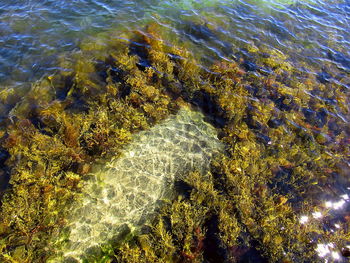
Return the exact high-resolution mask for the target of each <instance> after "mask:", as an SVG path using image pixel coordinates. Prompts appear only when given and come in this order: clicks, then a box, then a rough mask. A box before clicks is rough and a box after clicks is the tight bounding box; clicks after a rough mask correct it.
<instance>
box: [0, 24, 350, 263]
mask: <svg viewBox="0 0 350 263" xmlns="http://www.w3.org/2000/svg"><path fill="white" fill-rule="evenodd" d="M163 30H164V28H163V29H161V28H159V27H158V26H157V25H155V24H150V25H148V26H147V27H146V28H145V30H144V32H127V33H125V32H124V33H123V34H124V35H123V36H124V37H123V39H121V38H117V37H116V35H117V34H118V33H119V32H117V33H115V34H110V38H108V37H107V36H106V35H104V41H100V42H94V41H93V42H91V43H89V42H88V41H87V42H86V43H84V45H83V46H82V51H81V52H80V53H77V54H74V55H73V56H72V58H70V60H68V59H62V64H64V65H65V68H69V69H70V70H68V71H65V72H62V73H59V74H56V75H53V76H50V77H47V78H44V79H43V80H42V81H40V82H38V83H36V84H35V85H33V87H32V92H30V93H29V94H28V95H27V96H26V97H25V98H24V99H23V100H22V101H21V102H20V103H18V104H17V105H16V107H15V108H14V109H13V110H12V111H11V114H10V115H11V116H10V117H11V120H9V121H8V122H7V123H6V126H5V127H4V128H3V130H4V131H5V132H4V134H3V137H2V139H1V142H2V147H4V148H5V149H6V150H7V151H8V152H9V153H10V158H9V159H8V160H7V161H6V164H7V166H8V167H11V181H10V183H11V185H12V188H11V189H9V190H8V192H7V193H6V194H5V196H4V198H3V200H2V207H1V218H2V219H3V221H2V222H1V224H0V236H1V243H0V244H1V245H0V251H1V257H2V258H1V259H2V260H3V261H5V262H16V261H19V262H33V261H34V262H44V261H45V260H47V258H48V257H49V256H51V255H52V254H53V253H54V251H53V250H54V248H53V247H50V246H49V244H50V240H51V237H52V236H54V235H57V233H58V232H59V230H60V229H63V228H64V227H66V226H67V225H69V220H68V221H67V219H68V218H69V212H70V211H69V209H67V208H68V207H71V205H72V203H73V204H74V200H75V199H76V198H77V197H78V196H79V195H81V194H80V193H81V192H84V191H86V190H87V189H86V188H85V187H84V183H83V182H84V181H83V178H85V177H86V176H88V174H90V170H91V166H92V164H96V163H100V164H101V166H103V165H104V164H105V160H106V159H110V158H112V157H113V156H114V157H115V158H117V157H118V156H121V159H120V160H123V157H122V152H123V149H124V147H127V146H126V145H127V144H129V143H130V142H131V140H132V137H133V134H136V133H137V132H140V131H141V130H148V129H149V130H148V131H152V128H151V127H153V126H154V125H156V126H157V125H162V124H161V123H162V122H163V121H165V122H166V118H167V117H168V116H169V115H170V114H173V113H176V112H177V111H178V109H179V108H180V107H183V105H184V104H187V103H190V104H192V105H195V106H196V107H199V108H201V109H202V111H203V112H204V114H205V115H206V116H207V117H208V119H209V120H210V121H211V122H212V123H213V124H214V126H215V127H216V128H217V131H218V133H219V134H220V139H221V141H222V142H223V143H224V144H225V146H226V153H225V155H223V156H221V158H217V159H215V160H212V162H211V163H210V166H209V164H206V165H208V166H209V167H210V169H209V170H210V171H209V172H208V173H206V174H202V173H198V172H192V173H189V174H187V175H186V174H185V175H183V176H182V177H181V178H179V179H178V181H179V182H178V183H179V184H180V185H181V186H182V187H181V189H179V193H178V194H179V197H178V198H174V199H173V201H169V202H167V203H165V204H163V205H161V206H160V207H159V208H158V209H157V213H156V214H157V216H156V218H155V219H154V220H153V221H152V222H150V223H148V226H145V227H144V228H142V229H141V230H140V232H139V233H137V234H135V235H134V236H129V237H128V238H125V241H124V242H123V243H122V244H120V243H118V244H115V243H113V242H112V243H110V244H106V245H102V248H101V250H102V252H98V251H95V252H96V255H89V256H87V259H86V260H87V261H88V262H89V261H91V262H93V261H102V260H103V261H104V262H111V261H113V260H117V261H118V262H202V261H203V260H206V261H208V262H215V259H216V260H217V261H216V262H230V261H231V262H232V261H233V262H234V261H240V260H242V258H244V256H246V255H247V254H248V255H249V253H250V254H253V255H254V256H255V257H258V258H259V259H261V260H268V261H269V262H302V261H310V262H319V260H320V258H319V257H318V256H317V253H316V252H315V250H316V249H317V247H318V245H319V244H328V243H330V244H333V246H334V252H335V253H339V251H340V248H342V247H345V246H346V245H347V242H348V241H349V240H350V238H349V232H348V229H349V220H348V215H347V214H346V213H344V214H342V215H341V216H340V217H338V218H335V220H336V222H337V223H339V228H337V229H333V228H332V226H331V225H327V224H324V222H322V221H319V220H317V219H316V218H314V217H313V216H312V214H313V213H315V212H319V213H321V215H322V217H323V218H324V219H325V221H327V220H330V221H331V220H333V219H334V215H333V214H332V213H333V212H332V211H331V209H329V207H327V206H326V205H325V204H324V203H323V202H321V201H320V197H323V195H324V193H325V191H327V192H328V190H327V189H330V188H331V189H332V191H329V192H330V193H327V196H326V197H325V198H327V199H326V200H328V198H331V199H332V198H333V199H336V198H337V197H339V196H340V195H341V194H342V191H338V190H337V189H336V188H335V187H334V188H332V186H333V185H337V184H338V183H339V180H340V182H341V183H343V184H344V185H346V184H348V183H349V180H348V177H347V173H348V168H347V164H348V161H349V160H348V156H349V154H350V152H349V147H348V142H349V134H350V131H349V128H348V126H347V122H346V118H347V117H348V116H349V115H350V114H349V113H350V111H349V100H348V98H349V94H348V93H349V91H348V88H346V83H347V81H348V80H349V77H348V76H343V77H341V78H339V79H337V81H330V82H325V83H322V82H320V81H319V80H318V79H317V74H314V72H318V71H319V70H320V69H319V68H317V67H316V66H310V65H307V64H301V65H298V64H296V63H295V62H292V61H291V60H290V59H289V57H288V56H287V55H285V54H283V53H281V52H278V51H277V50H271V48H270V47H267V46H264V45H257V46H254V45H253V44H247V45H246V46H245V47H244V48H245V49H246V50H247V52H249V54H250V57H251V58H252V59H251V60H252V62H253V63H254V64H255V65H256V67H248V68H247V66H246V64H245V63H246V62H245V60H246V58H245V57H242V58H241V59H237V60H236V61H232V60H228V59H225V60H219V61H217V62H215V63H214V64H212V65H211V66H210V68H209V70H203V68H201V67H200V64H201V63H200V62H199V61H198V58H195V57H193V56H192V55H191V53H190V52H189V51H188V50H187V47H188V46H189V45H190V44H188V43H186V42H185V43H181V41H177V40H174V41H173V42H174V43H172V45H170V44H169V43H167V42H166V41H165V40H163V39H167V38H166V36H167V35H168V34H170V33H169V32H168V31H166V30H165V31H163ZM126 39H130V40H132V41H137V42H138V43H141V44H142V45H140V46H141V47H144V48H138V47H139V46H136V47H135V46H134V47H130V46H131V44H130V43H132V42H131V41H127V40H126ZM130 49H131V50H133V51H134V53H132V52H130ZM141 60H144V61H141ZM141 62H142V63H141ZM144 62H147V63H144ZM145 64H148V65H149V66H144V65H145ZM301 67H304V68H307V69H308V71H306V72H305V71H300V70H299V69H300V68H301ZM327 67H328V71H329V72H330V74H331V75H333V76H337V73H339V70H338V69H337V68H335V67H334V66H332V65H327ZM13 96H14V95H13V94H11V93H9V94H8V95H7V93H6V92H3V94H2V96H1V99H2V100H3V102H4V103H7V101H8V103H10V101H11V100H12V99H13ZM337 116H342V118H339V117H337ZM158 123H159V124H158ZM156 126H154V127H156ZM145 133H147V131H145ZM135 136H137V135H135ZM117 160H118V159H116V161H115V162H116V163H118V161H117ZM198 166H199V167H197V168H198V169H201V167H202V166H201V165H198ZM208 166H206V167H208ZM102 190H103V189H102ZM321 199H322V198H321ZM143 201H145V200H143ZM152 209H153V208H152ZM152 209H151V210H152ZM67 210H68V211H67ZM100 216H101V218H103V215H100ZM304 216H307V217H308V218H309V221H308V223H307V224H305V222H304V221H303V220H301V218H303V217H304ZM67 239H69V238H68V237H67ZM107 239H108V238H107ZM310 240H312V242H310ZM330 260H332V259H331V258H330Z"/></svg>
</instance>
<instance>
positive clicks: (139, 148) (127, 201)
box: [52, 109, 222, 262]
mask: <svg viewBox="0 0 350 263" xmlns="http://www.w3.org/2000/svg"><path fill="white" fill-rule="evenodd" d="M221 149H222V144H221V143H220V141H219V140H218V139H217V133H216V130H215V128H214V127H213V126H211V125H210V124H208V123H207V122H205V121H204V116H203V115H202V114H201V113H199V112H195V111H190V110H187V109H182V110H180V111H179V113H178V114H177V115H175V116H172V117H170V118H169V119H168V120H166V121H164V122H163V123H161V124H158V125H156V126H154V127H153V128H151V129H150V130H147V131H143V132H140V133H138V134H136V135H135V136H134V138H133V141H132V142H131V143H130V144H129V145H128V146H127V147H126V149H125V151H124V154H123V155H122V156H121V157H119V158H118V159H115V160H112V161H110V162H109V163H107V164H106V166H105V167H103V168H102V169H100V170H99V171H98V172H97V173H94V174H92V176H91V179H90V180H89V181H87V182H86V184H85V186H84V187H83V189H84V190H83V191H84V192H83V193H82V198H81V201H80V202H79V203H76V204H75V205H74V207H72V211H71V216H70V217H69V218H68V226H69V236H68V242H66V245H65V246H64V248H63V249H62V251H61V252H60V253H59V254H60V260H58V259H54V260H52V261H54V262H57V261H61V260H62V257H63V258H64V259H68V258H71V259H72V258H73V259H76V260H78V261H81V260H83V259H84V255H86V254H89V253H92V254H93V253H95V251H96V249H97V250H98V247H99V246H100V245H101V244H104V243H106V242H108V241H111V240H118V239H120V238H121V235H122V233H123V232H125V231H126V230H127V231H128V229H129V230H131V231H137V230H138V229H139V228H140V227H141V226H142V225H143V224H144V223H145V222H146V221H147V219H149V218H150V217H151V215H152V214H153V212H154V210H155V208H156V207H157V204H158V203H159V202H158V201H159V200H161V199H166V198H167V197H169V196H171V193H172V184H173V182H174V180H175V178H179V177H181V175H184V174H186V173H188V172H190V171H195V170H198V171H199V172H201V173H203V174H204V173H206V172H207V171H208V169H209V165H210V159H211V157H212V156H213V154H215V153H217V152H219V151H220V150H221ZM56 242H57V241H56Z"/></svg>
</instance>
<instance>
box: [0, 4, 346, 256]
mask: <svg viewBox="0 0 350 263" xmlns="http://www.w3.org/2000/svg"><path fill="white" fill-rule="evenodd" d="M281 2H282V3H281ZM150 22H153V23H157V24H159V25H160V26H161V27H166V28H168V29H170V31H171V32H172V35H171V36H170V38H169V40H168V41H169V43H171V41H172V39H171V38H172V37H173V38H180V39H183V40H184V41H188V40H190V43H191V45H189V49H190V50H191V51H192V52H193V53H194V55H195V56H196V57H198V58H200V61H201V63H202V66H203V67H204V68H206V67H207V66H208V65H210V64H211V63H213V62H215V61H216V60H218V59H224V60H228V61H231V60H237V61H239V60H242V61H244V62H243V66H244V68H245V70H246V71H252V72H258V73H257V74H264V72H263V69H260V68H259V67H258V66H257V65H256V64H255V63H254V58H251V57H250V52H249V51H247V50H246V49H245V47H246V46H247V45H248V44H249V45H250V46H257V47H259V48H260V47H263V48H266V50H269V51H270V52H275V54H280V55H281V54H282V55H283V54H285V55H287V56H288V59H287V60H288V61H289V62H291V63H293V65H294V66H295V67H296V68H298V70H300V71H302V72H303V71H304V72H306V73H310V74H314V75H315V77H316V79H317V80H318V82H319V83H324V84H327V83H337V84H340V85H341V86H343V88H344V89H345V90H349V89H350V1H349V0H339V1H326V0H322V1H300V2H297V1H258V0H257V1H182V2H181V1H152V0H143V1H111V0H110V1H108V0H100V1H97V0H77V1H68V0H66V1H65V0H61V1H57V0H56V1H38V0H37V1H35V0H27V1H12V0H1V3H0V91H1V90H3V89H8V88H14V90H15V91H16V89H17V90H22V87H27V86H30V85H31V83H32V82H33V81H35V80H37V79H39V78H41V77H42V76H47V75H50V74H53V73H55V72H56V71H59V70H62V69H63V70H64V68H62V64H59V61H60V59H61V58H64V57H66V56H69V54H70V53H72V52H75V51H78V50H79V49H80V48H81V46H82V45H83V43H84V41H85V40H86V39H89V40H91V39H94V38H96V39H99V37H100V36H101V35H103V34H104V32H108V30H111V29H113V30H119V31H120V32H123V31H127V30H141V31H142V30H143V28H144V26H145V25H146V24H147V23H150ZM120 37H121V38H122V37H123V35H122V34H121V36H120ZM59 65H61V66H59ZM307 65H309V66H312V67H313V68H314V69H315V70H314V71H313V72H310V71H309V70H308V67H307ZM304 92H305V94H307V95H309V96H312V97H314V98H315V99H316V101H317V100H319V101H323V102H324V101H327V100H331V99H330V98H325V97H323V96H322V94H321V95H320V94H310V92H309V91H307V90H305V91H304ZM333 99H335V100H336V98H333ZM330 103H331V102H330ZM341 103H344V102H338V104H341ZM345 103H348V101H347V102H345ZM281 105H282V106H281V107H283V104H281ZM9 111H10V109H7V112H9ZM312 114H314V113H312V112H308V110H307V109H305V110H304V115H305V117H306V118H308V116H311V115H312ZM317 114H318V115H317V116H316V117H319V119H320V120H321V122H322V112H321V113H317ZM311 117H312V116H311ZM311 117H310V118H311ZM334 117H335V118H337V119H339V120H340V121H341V122H342V123H349V121H350V116H348V115H345V114H343V113H342V111H341V110H335V112H334ZM314 124H315V125H314V126H316V127H317V125H319V124H318V123H314ZM346 165H347V166H346ZM344 174H345V176H348V175H349V162H348V161H347V162H345V166H344ZM344 182H345V183H344ZM348 185H349V184H348V179H346V178H345V179H344V178H342V179H340V180H339V183H338V184H337V185H336V190H335V192H336V194H335V195H333V197H332V199H328V198H329V195H325V196H321V197H320V199H322V201H324V202H325V206H326V207H327V208H329V209H330V210H332V209H333V210H334V214H337V213H338V212H337V211H340V210H341V209H346V208H348V207H349V196H350V189H349V187H348ZM321 217H322V215H321V214H320V212H318V211H315V213H314V214H312V215H304V216H301V218H300V222H302V223H307V222H308V221H309V220H310V219H312V218H314V219H318V218H321ZM335 227H336V226H335ZM332 253H333V252H332V246H331V244H319V246H318V254H319V255H320V257H325V256H327V257H328V256H330V257H333V260H337V257H339V255H338V254H336V253H335V254H334V253H333V254H332Z"/></svg>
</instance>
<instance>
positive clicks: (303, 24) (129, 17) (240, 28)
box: [0, 0, 350, 85]
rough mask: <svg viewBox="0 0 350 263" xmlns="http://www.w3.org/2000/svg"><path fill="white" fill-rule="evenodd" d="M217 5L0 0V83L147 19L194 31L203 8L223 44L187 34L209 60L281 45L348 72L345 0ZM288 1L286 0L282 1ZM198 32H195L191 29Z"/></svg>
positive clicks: (20, 79) (32, 73) (52, 65)
mask: <svg viewBox="0 0 350 263" xmlns="http://www.w3.org/2000/svg"><path fill="white" fill-rule="evenodd" d="M218 2H219V1H218ZM218 2H216V1H213V2H212V3H210V1H209V3H210V4H208V2H206V1H204V4H201V1H193V2H191V1H189V2H187V1H184V3H181V1H174V3H175V4H174V3H173V2H171V1H168V2H167V1H164V2H158V1H134V2H132V1H92V0H91V1H7V0H4V1H2V2H1V4H0V83H2V84H3V85H4V84H8V83H16V84H21V83H26V82H28V81H31V80H33V79H36V78H39V77H41V76H42V75H43V74H48V73H50V72H54V71H55V70H57V59H58V57H59V56H60V55H62V52H67V51H71V50H74V49H77V48H78V47H79V43H80V42H81V41H82V39H84V38H86V37H87V36H91V35H96V34H97V33H99V32H103V31H105V30H108V29H110V28H120V29H127V28H129V29H130V28H132V27H133V25H137V26H139V28H142V25H143V24H144V22H145V21H147V20H150V19H151V20H153V21H155V22H161V23H164V21H167V22H168V23H170V24H167V25H166V26H170V27H172V29H173V32H174V34H178V35H183V33H184V32H183V31H184V30H185V31H186V29H187V33H188V31H189V30H191V28H190V27H191V25H188V24H186V21H189V20H194V21H197V22H198V23H205V22H208V21H206V18H204V17H203V10H204V13H205V15H208V17H212V18H213V17H216V18H220V19H216V23H217V24H216V23H214V24H213V22H211V23H210V22H209V25H211V26H212V27H211V28H215V29H216V31H215V35H212V37H214V36H215V37H221V38H222V39H224V40H225V41H227V42H220V41H219V43H217V42H216V41H213V39H210V38H212V37H211V36H209V35H207V36H204V37H203V36H199V35H200V34H197V37H196V36H194V37H192V40H193V41H195V42H198V44H199V47H200V48H202V49H205V51H207V52H206V54H207V56H208V59H213V58H215V56H225V55H229V54H227V53H228V52H229V51H231V46H229V45H228V43H232V44H233V46H234V48H239V47H240V46H241V45H242V44H244V43H247V42H249V41H253V42H256V43H266V44H268V45H271V47H274V48H278V49H279V50H281V51H283V52H286V53H287V54H289V55H291V57H292V58H294V59H296V60H302V59H307V60H309V61H312V62H313V63H318V61H319V60H324V59H329V58H330V55H329V54H333V55H334V56H333V57H335V59H333V60H335V62H337V63H338V64H339V66H341V67H344V68H346V69H347V70H349V68H350V55H349V54H348V53H347V52H348V50H349V39H350V33H349V32H350V28H349V27H350V25H349V14H350V10H349V8H350V7H349V3H348V2H347V1H338V2H337V1H332V2H331V3H330V2H327V1H314V3H313V2H311V3H310V2H308V3H305V4H300V3H294V4H292V5H286V4H280V3H277V4H276V3H274V2H273V1H250V2H252V3H250V2H249V1H248V3H247V2H244V1H230V2H225V1H222V2H221V3H218ZM285 2H287V3H289V2H291V1H282V3H285ZM292 2H293V1H292ZM205 5H208V6H209V7H207V8H205ZM202 6H204V8H200V9H191V8H196V7H197V8H198V7H202ZM181 8H185V9H181ZM201 13H202V14H201ZM196 30H197V31H198V30H199V31H200V29H199V28H197V29H196V28H192V31H196ZM185 33H186V32H185ZM203 33H204V35H205V32H203ZM193 38H194V39H193ZM208 40H210V41H208ZM337 52H341V53H337ZM339 54H340V55H339Z"/></svg>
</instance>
